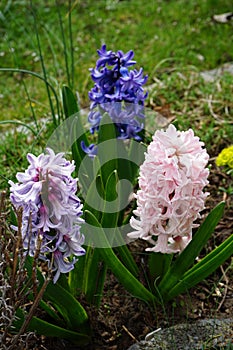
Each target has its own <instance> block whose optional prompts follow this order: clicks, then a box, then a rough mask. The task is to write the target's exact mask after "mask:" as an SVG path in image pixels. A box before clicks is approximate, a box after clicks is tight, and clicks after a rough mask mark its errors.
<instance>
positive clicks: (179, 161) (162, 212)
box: [128, 125, 209, 253]
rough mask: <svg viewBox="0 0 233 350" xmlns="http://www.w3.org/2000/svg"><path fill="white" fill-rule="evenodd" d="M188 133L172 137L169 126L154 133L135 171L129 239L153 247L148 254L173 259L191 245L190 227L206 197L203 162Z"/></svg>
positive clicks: (199, 144) (197, 142)
mask: <svg viewBox="0 0 233 350" xmlns="http://www.w3.org/2000/svg"><path fill="white" fill-rule="evenodd" d="M203 146H204V143H203V142H201V141H200V140H199V138H198V137H197V136H194V133H193V130H192V129H189V130H188V131H177V130H176V128H175V126H174V125H170V126H169V127H168V128H167V130H166V131H156V132H155V134H154V136H153V141H152V142H151V144H150V145H149V146H148V150H147V153H146V154H145V161H144V163H143V164H142V165H141V167H140V173H139V187H140V189H139V190H138V192H137V194H136V195H135V196H136V199H137V209H136V210H135V211H134V214H135V215H136V216H137V217H138V219H136V218H134V217H132V218H131V220H130V224H131V226H132V227H133V228H134V229H135V231H134V232H131V233H129V234H128V236H129V237H131V238H142V239H144V240H147V241H148V242H149V243H151V244H152V245H153V247H152V248H147V249H146V250H148V251H153V252H161V253H175V252H180V251H182V250H183V249H184V248H185V247H186V245H187V244H188V243H189V242H190V240H191V239H192V228H193V227H196V226H198V225H196V224H194V221H195V220H196V219H197V218H198V217H200V214H199V212H200V211H201V210H203V209H204V205H205V198H206V196H207V195H208V193H204V192H203V188H204V186H206V185H207V184H208V180H207V177H208V175H209V170H208V169H207V168H206V165H207V162H208V159H209V156H208V154H207V151H206V149H205V148H202V147H203Z"/></svg>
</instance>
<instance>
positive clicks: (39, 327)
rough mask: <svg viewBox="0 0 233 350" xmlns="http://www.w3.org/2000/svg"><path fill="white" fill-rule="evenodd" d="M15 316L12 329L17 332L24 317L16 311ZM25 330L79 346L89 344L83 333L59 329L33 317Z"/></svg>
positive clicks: (88, 337)
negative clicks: (62, 339)
mask: <svg viewBox="0 0 233 350" xmlns="http://www.w3.org/2000/svg"><path fill="white" fill-rule="evenodd" d="M16 316H17V320H16V321H15V322H14V327H15V328H16V329H17V330H19V329H20V327H21V326H22V324H23V322H24V319H25V315H24V313H23V311H22V310H20V309H18V310H17V313H16ZM27 330H28V331H33V332H36V333H38V334H41V335H45V336H47V337H57V338H64V339H67V340H69V341H71V342H73V343H74V344H76V345H80V346H82V345H87V344H88V343H89V342H90V336H89V335H87V334H85V333H79V332H76V331H72V330H68V329H65V328H63V327H59V326H57V325H54V324H52V323H49V322H47V321H44V320H42V319H40V318H38V317H35V316H34V317H32V319H31V321H30V323H29V326H28V328H27Z"/></svg>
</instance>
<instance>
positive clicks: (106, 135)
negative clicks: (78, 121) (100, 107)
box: [98, 113, 118, 186]
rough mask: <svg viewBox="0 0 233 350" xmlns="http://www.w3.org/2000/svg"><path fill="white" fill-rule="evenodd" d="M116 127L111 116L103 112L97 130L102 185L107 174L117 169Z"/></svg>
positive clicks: (105, 181) (106, 178)
mask: <svg viewBox="0 0 233 350" xmlns="http://www.w3.org/2000/svg"><path fill="white" fill-rule="evenodd" d="M116 136H117V135H116V127H115V125H114V123H113V122H112V120H111V118H110V117H109V115H108V114H107V113H105V114H104V115H103V117H102V119H101V122H100V126H99V132H98V158H99V161H100V165H101V176H102V179H103V183H104V186H105V185H106V183H107V180H108V177H109V175H110V174H111V173H112V172H113V171H114V170H116V169H117V164H118V160H117V158H118V157H117V140H116Z"/></svg>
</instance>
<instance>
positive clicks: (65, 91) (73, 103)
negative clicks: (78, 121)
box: [62, 85, 80, 118]
mask: <svg viewBox="0 0 233 350" xmlns="http://www.w3.org/2000/svg"><path fill="white" fill-rule="evenodd" d="M62 102H63V109H64V113H65V117H66V118H68V117H70V116H71V115H73V114H76V113H78V112H79V111H80V109H79V106H78V103H77V99H76V98H75V96H74V94H73V92H72V90H71V89H70V88H69V87H68V86H66V85H63V87H62Z"/></svg>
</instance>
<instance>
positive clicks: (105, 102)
mask: <svg viewBox="0 0 233 350" xmlns="http://www.w3.org/2000/svg"><path fill="white" fill-rule="evenodd" d="M97 53H98V55H99V59H98V60H97V62H96V67H95V68H91V69H90V72H91V78H92V80H93V82H94V83H95V85H94V87H93V88H92V89H91V91H90V92H89V98H90V101H91V105H90V113H89V115H88V121H89V123H90V124H91V128H90V131H91V133H94V132H95V131H98V130H99V126H100V122H101V119H102V117H103V114H104V113H108V115H109V116H110V118H111V120H112V122H113V123H114V124H115V127H116V130H117V137H118V138H119V139H131V138H133V139H136V140H141V137H140V136H139V133H140V131H142V130H143V128H144V118H145V115H144V101H145V99H146V98H147V93H145V92H144V88H143V85H144V84H145V83H146V81H147V78H148V77H147V76H144V75H143V69H142V68H140V70H139V71H138V70H137V69H130V68H131V67H132V66H133V65H135V64H136V61H134V60H132V58H133V57H134V52H133V51H132V50H130V51H128V52H127V53H123V52H122V51H120V50H119V51H117V52H113V51H107V48H106V45H105V44H104V45H102V47H101V49H100V50H97ZM93 148H94V146H93V145H90V146H89V147H88V146H86V145H83V144H82V149H83V150H84V152H86V153H87V154H89V155H90V156H91V157H92V156H94V155H95V154H96V153H93V152H92V151H93Z"/></svg>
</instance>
